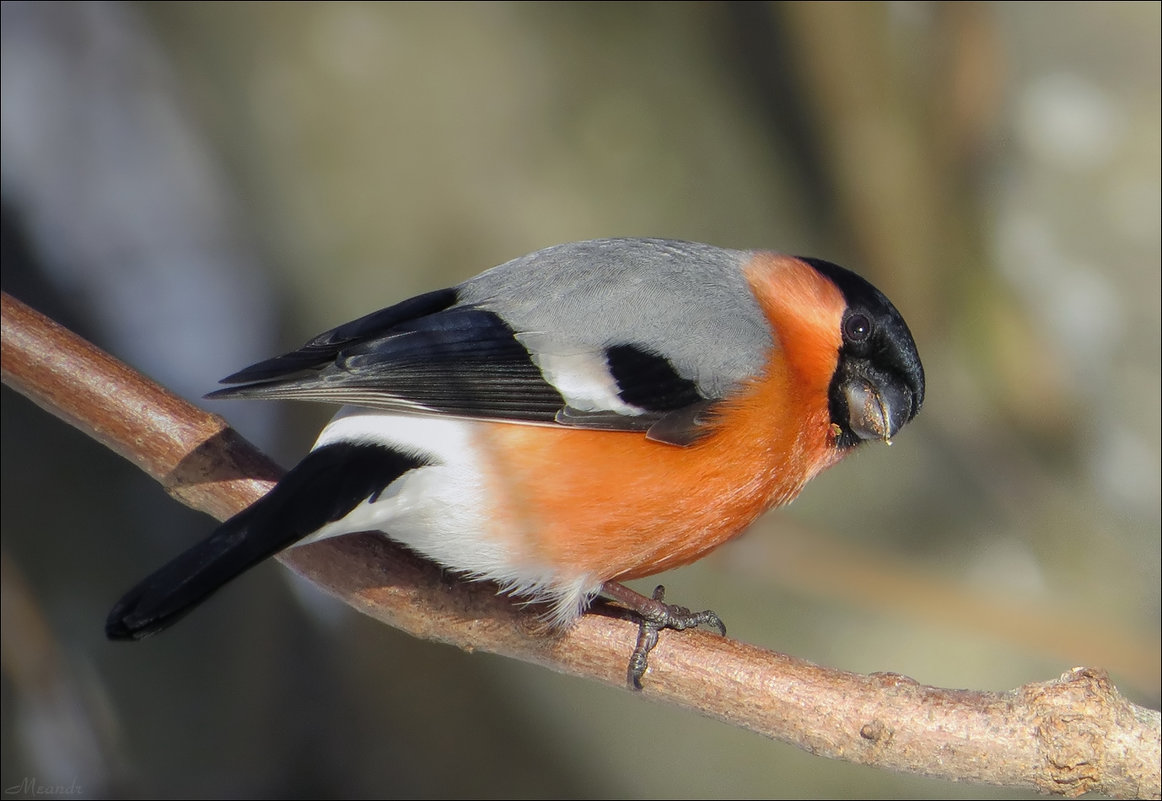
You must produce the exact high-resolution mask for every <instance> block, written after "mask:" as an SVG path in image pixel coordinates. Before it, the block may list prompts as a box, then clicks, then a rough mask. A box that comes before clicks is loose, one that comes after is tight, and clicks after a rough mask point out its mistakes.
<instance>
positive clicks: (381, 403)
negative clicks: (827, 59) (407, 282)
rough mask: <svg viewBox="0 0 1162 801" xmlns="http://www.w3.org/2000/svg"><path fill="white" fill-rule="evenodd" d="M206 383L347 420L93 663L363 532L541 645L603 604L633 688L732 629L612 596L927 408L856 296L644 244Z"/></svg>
mask: <svg viewBox="0 0 1162 801" xmlns="http://www.w3.org/2000/svg"><path fill="white" fill-rule="evenodd" d="M222 383H223V384H226V385H228V386H227V388H225V389H221V390H218V391H217V392H213V393H211V394H210V395H209V396H208V397H210V398H267V399H293V400H309V401H325V402H328V403H336V404H342V408H341V409H340V411H339V412H338V414H337V415H336V416H335V418H334V419H333V420H331V422H330V423H328V424H327V426H326V428H324V429H323V432H322V434H321V435H320V436H319V438H318V441H317V442H316V443H315V446H314V448H313V449H312V450H311V452H310V453H309V454H308V455H307V456H306V458H304V459H303V461H302V462H300V463H299V464H298V465H297V466H296V467H295V468H294V469H292V470H291V471H290V472H288V473H287V474H286V476H285V477H284V478H283V479H282V480H281V481H280V482H279V483H278V484H277V485H276V486H275V487H274V489H273V490H271V491H270V493H269V494H267V495H266V496H265V497H264V498H262V499H261V500H259V501H258V502H256V503H255V504H254V505H252V506H251V507H249V508H248V509H246V510H244V511H242V512H240V513H239V514H237V515H236V516H234V517H233V518H231V519H230V520H228V521H226V522H225V523H223V524H222V525H221V526H219V528H218V529H217V530H216V531H214V533H213V534H211V535H210V537H209V538H208V539H206V540H205V541H203V542H201V543H200V544H198V545H195V546H194V547H193V548H191V549H190V550H188V551H186V552H185V553H183V554H181V555H180V556H178V557H177V558H176V559H174V560H173V561H172V562H170V563H169V564H167V565H165V566H164V567H162V568H161V569H160V570H158V571H157V572H156V573H154V574H153V575H151V576H149V577H148V578H146V579H145V580H144V581H142V582H141V583H140V584H138V585H137V586H136V587H134V588H133V589H132V590H130V591H129V593H127V594H126V595H125V597H124V598H122V599H121V600H120V601H119V602H118V603H117V605H116V606H114V607H113V610H112V612H110V614H109V618H108V621H107V623H106V633H107V634H108V636H109V637H110V638H112V639H117V640H121V639H140V638H143V637H146V636H148V635H151V634H154V633H156V632H158V631H161V630H162V629H164V628H166V627H168V626H169V625H171V624H172V623H174V622H175V621H177V620H178V619H179V618H181V617H182V616H183V615H185V614H186V613H187V612H189V611H190V610H191V609H192V608H193V607H195V606H196V605H197V604H199V603H201V602H202V601H204V600H205V599H206V598H207V597H209V596H210V595H211V594H212V593H214V592H215V591H216V590H218V589H219V588H220V587H221V586H223V585H224V584H226V583H227V582H228V581H230V580H231V579H233V578H235V577H236V576H238V575H239V574H240V573H242V572H244V571H246V570H247V569H249V568H250V567H252V566H253V565H255V564H256V563H258V562H260V561H261V560H263V559H266V558H267V557H269V556H271V555H273V554H275V553H278V552H279V551H281V550H283V549H284V548H287V547H289V546H292V545H299V544H304V543H309V542H315V541H318V540H322V539H326V538H328V537H336V536H340V535H343V534H348V533H353V532H363V531H377V532H382V533H383V534H384V535H386V536H387V537H390V538H391V539H393V540H395V541H396V542H399V543H401V544H403V545H405V546H406V547H408V548H409V549H411V550H413V551H415V552H417V553H419V554H421V555H422V556H424V557H426V558H428V559H430V560H432V561H434V562H436V563H438V564H439V565H442V566H443V567H445V568H447V569H449V570H452V571H454V572H456V573H458V574H461V575H463V576H464V577H466V578H468V579H473V580H487V581H491V582H495V583H496V584H497V585H498V586H499V588H500V589H501V590H502V591H504V592H507V593H511V594H513V595H515V596H518V597H520V598H522V599H526V600H529V601H533V602H537V603H540V604H543V605H544V608H545V609H546V610H547V611H546V613H545V615H546V618H547V621H548V622H549V623H551V624H553V625H555V626H562V627H563V626H566V625H567V624H569V623H570V622H571V621H572V620H574V619H575V618H576V617H578V616H579V615H580V614H581V613H582V612H584V611H585V610H586V609H587V608H588V607H589V605H590V604H591V603H592V602H593V601H594V600H595V599H596V598H597V597H598V596H602V595H603V596H606V597H607V598H610V599H612V600H614V601H615V602H617V603H618V604H621V605H624V606H626V607H628V608H629V609H630V610H631V611H633V612H635V613H637V615H638V616H639V618H638V619H639V621H640V625H641V630H640V634H639V638H638V643H637V646H636V648H635V649H634V653H633V656H632V658H631V663H630V669H629V679H630V681H631V683H632V684H633V685H634V686H638V687H640V679H641V677H642V675H643V673H644V671H645V669H646V665H647V657H648V653H649V650H650V648H652V647H653V645H654V643H655V642H656V641H657V633H658V630H659V629H662V628H672V629H683V628H687V627H690V626H696V625H700V624H709V625H713V626H716V627H717V628H719V629H720V630H721V631H722V632H723V633H724V634H725V627H724V626H723V625H722V622H721V620H720V619H719V618H718V616H717V615H715V614H714V613H713V612H709V611H707V612H690V611H689V610H687V609H685V608H683V607H679V606H673V605H669V604H666V603H665V602H664V596H663V590H662V588H661V587H659V588H658V590H657V591H656V592H655V594H654V597H652V598H649V597H646V596H642V595H639V594H638V593H636V592H633V591H632V590H630V589H629V588H627V587H625V586H623V585H621V584H620V583H618V582H620V581H622V580H625V579H632V578H638V577H642V576H649V575H652V574H654V573H659V572H661V571H664V570H668V569H670V568H674V567H678V566H680V565H685V564H688V563H690V562H693V561H695V560H696V559H698V558H700V557H702V556H703V555H705V554H706V553H708V552H709V551H711V550H713V549H715V548H717V547H718V546H720V545H722V544H723V543H725V542H726V541H728V540H730V539H732V538H733V537H735V536H737V535H738V534H740V533H741V532H742V531H743V530H745V529H746V528H747V526H749V525H750V524H751V523H752V522H753V521H754V520H755V519H756V518H757V517H758V516H759V515H760V514H762V513H763V512H764V511H765V510H767V509H770V508H772V507H775V506H779V505H782V504H785V503H787V502H789V501H790V500H792V499H793V498H794V497H795V496H796V495H798V494H799V491H800V490H802V489H803V486H804V485H805V484H806V483H807V482H808V481H809V480H810V479H811V478H812V477H814V476H815V475H817V474H818V473H819V472H821V471H822V470H824V469H825V468H827V467H830V466H831V465H833V464H835V463H836V462H838V461H839V460H840V459H842V458H843V456H844V455H845V454H847V453H849V452H850V451H851V450H852V449H853V448H855V446H857V445H858V444H859V443H861V442H863V441H865V440H881V441H885V442H888V441H890V440H891V438H892V437H893V436H895V434H896V433H897V432H898V431H899V430H900V429H901V428H902V427H903V426H904V425H905V424H906V423H907V422H908V421H910V420H911V419H912V418H913V417H915V416H916V413H917V412H918V411H919V410H920V406H921V404H922V403H923V401H924V370H923V367H922V366H921V364H920V358H919V355H918V354H917V352H916V345H915V342H914V341H913V339H912V335H911V333H910V332H909V330H908V326H907V325H906V324H905V322H904V320H903V318H902V317H901V316H900V314H899V313H898V312H897V311H896V309H895V307H894V306H892V304H891V302H889V301H888V299H887V298H886V297H884V295H883V294H882V293H880V292H879V290H877V289H876V288H875V287H873V286H872V285H871V284H869V283H868V282H867V281H865V280H864V279H862V278H860V277H859V276H857V275H856V274H854V273H852V272H849V271H848V270H845V269H843V268H842V267H838V266H836V265H834V264H831V263H829V262H826V261H822V260H818V259H812V258H797V257H792V256H786V255H782V254H779V253H774V252H767V251H740V250H726V249H722V248H718V247H714V246H711V245H703V244H696V243H692V242H680V241H672V240H663V239H602V240H595V241H589V242H577V243H572V244H565V245H557V246H554V247H549V248H546V249H544V250H540V251H537V252H536V253H532V254H529V255H527V256H522V257H521V258H518V259H514V260H512V261H510V262H507V263H505V264H502V265H500V266H499V267H494V268H493V269H491V270H488V271H486V272H484V273H481V274H480V275H478V276H476V277H475V278H471V279H469V280H467V281H465V282H464V283H462V284H460V285H458V286H455V287H452V288H450V289H441V290H437V291H434V292H429V293H427V294H424V295H420V296H418V297H414V298H412V299H410V300H405V301H403V302H402V303H397V304H396V305H394V306H389V307H387V308H385V309H381V310H380V311H377V312H373V313H371V314H369V315H367V316H365V317H361V318H359V319H357V320H355V321H353V322H350V323H347V324H346V325H341V326H339V327H338V328H335V329H332V330H331V331H328V332H326V333H324V334H320V335H319V336H317V337H315V338H314V339H312V340H311V341H310V342H308V343H307V344H306V345H304V346H303V347H302V348H300V349H298V350H296V351H293V352H291V353H287V354H285V355H282V356H277V357H275V358H272V359H268V360H266V361H263V362H259V363H258V364H255V365H253V366H251V367H247V368H246V369H244V370H242V371H240V372H237V373H235V374H233V375H231V376H229V377H228V378H225V379H223V381H222Z"/></svg>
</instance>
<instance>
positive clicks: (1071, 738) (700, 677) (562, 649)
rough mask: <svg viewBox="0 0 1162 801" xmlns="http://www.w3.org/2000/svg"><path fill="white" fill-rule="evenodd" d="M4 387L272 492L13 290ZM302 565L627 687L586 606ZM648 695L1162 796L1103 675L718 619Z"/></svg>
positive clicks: (439, 634) (654, 672) (656, 655)
mask: <svg viewBox="0 0 1162 801" xmlns="http://www.w3.org/2000/svg"><path fill="white" fill-rule="evenodd" d="M0 367H2V372H3V380H4V383H5V384H7V385H9V386H11V387H13V388H14V389H16V390H17V391H18V392H21V393H22V394H24V395H26V396H27V397H29V398H30V399H32V400H33V401H34V402H36V403H37V404H38V405H40V406H41V407H42V408H44V409H46V410H47V411H49V412H51V413H53V414H55V415H56V416H58V417H60V418H61V419H63V420H65V421H66V422H68V423H70V424H71V425H73V426H75V427H77V428H79V429H80V430H81V431H83V432H85V433H86V434H88V435H89V436H91V437H93V438H94V439H96V440H98V441H99V442H102V443H103V444H105V445H106V446H107V447H109V448H111V449H113V450H114V451H116V452H117V453H119V454H121V455H122V456H124V457H125V458H127V459H129V460H130V461H132V462H133V463H134V464H136V465H138V466H139V467H140V468H141V469H142V470H144V471H145V472H147V473H149V474H150V475H151V476H153V477H154V478H155V479H157V480H158V481H159V482H161V484H162V485H163V486H164V487H165V488H166V490H167V491H168V492H169V493H170V494H171V495H173V496H174V497H175V498H177V499H178V500H180V501H181V502H182V503H185V504H187V505H188V506H191V507H193V508H196V509H200V510H203V511H206V512H209V513H210V514H212V515H214V516H215V517H217V518H218V519H225V518H226V517H228V516H230V515H232V514H234V513H236V512H238V511H239V510H241V509H243V508H244V507H246V506H248V505H249V504H251V503H253V502H254V501H255V500H256V499H258V498H259V497H261V495H262V494H263V493H264V492H266V491H267V490H269V488H270V486H271V485H272V484H273V482H274V481H276V480H277V479H278V477H279V476H280V475H281V471H280V470H279V468H278V467H277V466H276V465H274V464H273V463H272V462H271V461H270V460H268V459H267V458H266V457H264V456H263V455H262V454H260V453H259V452H258V451H256V450H255V449H254V448H253V446H251V445H250V444H249V443H247V442H246V441H245V440H244V439H242V437H240V436H239V435H238V434H236V433H235V432H234V431H233V430H232V429H230V428H229V427H228V426H227V425H226V424H225V422H224V421H223V420H222V419H221V418H219V417H217V416H215V415H211V414H208V413H206V412H204V411H202V410H200V409H198V408H197V407H195V406H192V405H191V404H189V403H186V402H185V401H183V400H181V399H180V398H177V397H175V396H174V395H172V394H170V393H169V392H167V391H165V390H164V389H162V388H161V387H158V386H157V385H156V384H153V383H152V382H150V381H149V380H148V379H147V378H145V377H144V376H141V375H140V374H138V373H137V372H135V371H133V370H132V369H130V368H128V367H127V366H125V365H124V364H122V363H120V362H118V361H117V360H115V359H113V358H112V357H110V356H109V355H107V354H105V353H103V352H102V351H100V350H98V349H97V348H95V347H93V346H92V345H90V344H89V343H87V342H85V341H84V340H82V339H80V338H79V337H77V336H75V335H74V334H72V333H71V332H69V331H67V330H65V329H64V328H62V327H61V326H59V325H57V324H56V323H53V322H52V321H51V320H48V319H47V318H45V317H43V316H42V315H40V314H38V313H37V312H35V311H33V310H31V309H29V308H28V307H27V306H25V305H24V304H22V303H20V302H19V301H17V300H15V299H13V298H11V297H10V296H9V295H8V294H7V293H5V294H4V295H3V328H2V359H0ZM279 559H280V560H281V561H282V562H283V563H284V564H286V565H287V566H288V567H290V568H291V569H292V570H294V571H296V572H298V573H300V574H302V575H303V576H306V577H307V578H309V579H311V580H312V581H314V582H315V583H316V584H318V585H319V586H320V587H322V588H323V589H325V590H326V591H327V592H330V593H331V594H333V595H336V596H338V597H339V598H341V599H343V600H344V601H346V602H347V603H348V604H350V605H351V606H353V607H355V608H356V609H358V610H360V611H361V612H364V613H365V614H368V615H370V616H372V617H374V618H376V619H378V620H381V621H383V622H385V623H387V624H389V625H391V626H395V627H396V628H399V629H402V630H404V631H406V632H408V633H410V634H412V635H414V636H416V637H421V638H424V639H430V640H436V641H439V642H446V643H450V644H453V645H456V646H458V647H460V648H463V649H465V650H468V651H472V650H476V649H480V650H484V651H491V652H494V653H498V654H503V655H505V656H510V657H513V658H516V659H522V660H524V661H526V662H534V663H536V664H539V665H543V666H545V667H548V668H550V669H552V670H556V671H559V672H561V673H568V674H571V675H575V676H582V677H585V678H590V679H595V680H597V681H600V682H603V683H605V684H608V685H611V686H614V687H620V688H624V687H625V669H626V663H627V660H628V658H629V654H630V651H631V650H632V648H633V644H634V642H635V640H636V626H635V625H633V624H631V623H629V622H627V621H624V620H620V619H617V618H614V617H608V616H602V615H595V614H591V615H585V616H584V617H583V618H582V619H581V620H580V621H578V622H577V624H576V625H574V626H573V627H571V628H570V629H569V630H568V631H567V632H565V633H563V634H556V635H552V634H546V633H545V632H544V631H543V627H542V626H540V625H539V623H538V619H537V617H536V614H535V611H533V610H529V609H526V608H523V607H521V606H519V605H517V604H514V603H512V602H511V601H509V600H508V599H506V598H504V597H499V596H497V595H496V591H495V588H494V587H492V586H490V585H487V584H480V583H468V582H460V581H455V580H453V579H451V578H449V577H448V575H447V574H446V573H444V572H443V571H441V570H440V569H438V568H437V567H435V566H434V565H432V564H430V563H428V562H426V561H424V560H422V559H419V558H418V557H416V556H414V555H412V554H410V553H409V552H407V551H405V550H403V549H402V548H400V547H398V546H396V545H394V544H393V543H391V542H389V541H388V540H386V539H385V538H383V537H379V536H374V535H356V536H350V537H343V538H339V539H337V540H328V541H326V542H322V543H318V544H315V545H310V546H304V547H301V548H295V549H292V550H290V551H287V552H285V553H283V554H282V555H280V556H279ZM644 693H645V694H646V695H648V696H650V697H652V698H654V699H658V700H665V701H668V702H670V703H673V704H676V705H679V706H683V707H687V708H690V709H694V710H697V711H699V712H701V713H703V714H705V715H709V716H710V717H714V718H718V719H720V720H723V721H726V722H729V723H733V724H735V725H737V726H742V727H744V728H748V729H751V730H753V731H756V732H758V733H760V734H764V735H766V736H768V737H772V738H774V739H777V740H781V741H783V742H787V743H791V744H794V745H797V746H799V747H800V748H803V749H805V750H807V751H809V752H811V753H813V754H818V755H820V756H827V757H832V758H835V759H843V760H847V761H850V762H858V763H862V764H866V765H876V766H879V767H884V768H890V769H892V770H898V771H904V772H908V773H918V774H923V775H927V776H936V777H943V778H946V779H952V780H955V781H972V782H981V783H987V784H994V785H1002V786H1007V787H1014V788H1017V787H1019V788H1031V789H1035V790H1038V791H1041V792H1046V793H1055V794H1059V795H1066V796H1076V795H1080V794H1082V793H1085V792H1098V793H1104V794H1107V795H1111V796H1118V797H1138V798H1158V797H1159V795H1160V792H1162V780H1160V777H1159V772H1160V767H1159V763H1160V753H1162V751H1160V742H1162V737H1160V731H1162V716H1160V715H1159V713H1158V712H1156V711H1153V710H1149V709H1144V708H1142V707H1138V706H1135V705H1133V704H1130V703H1129V702H1127V701H1126V700H1125V699H1124V698H1122V696H1121V695H1120V694H1119V693H1118V691H1117V689H1116V688H1115V687H1114V686H1113V685H1112V684H1111V683H1110V681H1109V678H1108V676H1107V675H1106V674H1105V673H1104V672H1103V671H1100V670H1093V669H1088V668H1075V669H1073V670H1071V671H1070V672H1068V673H1066V674H1065V675H1063V676H1061V677H1060V678H1058V679H1055V680H1052V681H1047V682H1043V683H1036V684H1028V685H1025V686H1023V687H1019V688H1017V689H1016V690H1013V691H1011V692H1007V693H985V692H974V691H968V690H944V689H939V688H936V687H926V686H922V685H920V684H918V683H917V682H915V681H913V680H912V679H909V678H907V677H904V676H900V675H896V674H872V675H870V676H863V675H857V674H854V673H847V672H845V671H840V670H832V669H828V668H822V667H819V666H817V665H813V664H811V663H809V662H805V661H803V660H799V659H795V658H793V657H789V656H785V655H782V654H777V653H773V652H770V651H765V650H762V649H759V648H755V647H752V646H749V645H745V644H743V643H739V642H735V641H732V640H728V639H725V638H722V637H719V636H717V635H715V634H711V633H709V632H705V631H687V632H681V633H674V632H663V633H662V635H661V640H660V642H659V645H658V647H657V649H656V650H655V651H654V652H653V654H652V655H651V657H650V670H649V672H648V673H647V674H646V679H645V690H644Z"/></svg>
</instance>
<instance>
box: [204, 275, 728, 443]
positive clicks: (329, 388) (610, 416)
mask: <svg viewBox="0 0 1162 801" xmlns="http://www.w3.org/2000/svg"><path fill="white" fill-rule="evenodd" d="M601 355H602V356H603V357H604V364H605V369H606V370H607V371H608V373H609V375H610V377H611V378H612V380H613V383H614V385H615V386H616V387H617V390H618V392H617V396H618V399H619V400H620V401H621V402H622V403H624V404H629V405H630V406H631V407H633V411H637V412H639V413H638V414H627V413H625V411H624V407H621V411H618V410H614V409H609V410H602V409H597V410H586V411H580V410H577V409H574V408H572V407H570V406H569V404H568V402H567V400H566V399H565V397H564V396H563V395H562V393H561V392H560V391H559V390H558V389H557V388H556V387H555V386H553V384H552V383H550V382H549V381H547V380H546V379H545V376H544V375H543V374H542V372H541V370H540V369H539V368H538V367H537V365H536V363H535V362H534V355H533V354H531V353H530V351H529V349H528V348H527V347H526V346H525V345H524V344H522V343H521V341H520V338H519V337H518V332H515V331H513V329H512V328H511V327H510V326H509V325H508V324H507V323H506V322H505V321H504V319H503V318H502V317H501V316H500V315H499V314H497V313H495V312H492V311H487V310H485V309H481V308H478V307H475V306H470V305H460V304H458V303H457V293H456V290H455V289H445V290H439V291H436V292H429V293H427V294H425V295H420V296H418V297H415V298H412V299H410V300H406V301H404V302H402V303H399V304H396V305H395V306H391V307H388V308H386V309H381V310H380V311H377V312H374V313H372V314H369V315H367V316H366V317H361V318H359V319H358V320H354V321H352V322H350V323H347V324H345V325H341V326H339V327H338V328H334V329H332V330H330V331H327V332H326V333H323V334H320V335H319V336H317V337H315V338H314V339H312V340H311V341H310V342H308V343H307V344H306V345H304V346H303V347H302V348H299V349H298V350H296V351H292V352H291V353H287V354H284V355H282V356H277V357H275V358H273V359H267V360H266V361H263V362H259V363H258V364H255V365H252V366H250V367H247V368H246V369H244V370H241V371H239V372H237V373H234V374H233V375H231V376H228V377H227V378H225V379H223V380H222V383H224V384H236V385H237V386H232V387H228V388H226V389H220V390H218V391H216V392H212V393H210V394H209V395H207V397H209V398H265V399H283V400H309V401H322V402H327V403H340V404H350V405H355V406H364V407H369V408H376V409H383V410H386V411H397V412H413V413H421V414H422V413H429V414H450V415H456V416H460V417H469V418H485V419H499V420H511V421H518V422H526V423H542V424H550V423H557V424H562V425H569V426H578V427H588V428H600V429H607V430H625V431H644V430H648V429H651V427H656V431H654V432H651V435H652V436H655V438H657V439H659V440H662V441H666V442H671V443H674V444H688V443H689V442H691V441H693V439H695V438H696V436H697V432H698V431H700V430H701V427H702V425H703V423H704V422H705V420H706V416H705V414H704V412H705V410H706V408H707V406H708V405H709V402H708V399H706V398H704V397H702V396H701V395H700V394H699V393H698V391H697V388H696V387H695V385H694V382H693V381H691V380H689V379H687V378H684V377H682V376H680V375H678V373H677V372H676V371H675V370H674V369H673V367H672V366H671V365H670V363H669V362H668V361H667V360H666V359H665V358H664V357H662V356H661V355H659V354H656V353H653V352H651V351H649V350H646V349H644V348H641V347H638V346H635V345H632V344H618V345H614V346H610V347H607V348H605V349H604V352H603V353H602V354H601ZM661 423H665V424H664V425H659V424H661Z"/></svg>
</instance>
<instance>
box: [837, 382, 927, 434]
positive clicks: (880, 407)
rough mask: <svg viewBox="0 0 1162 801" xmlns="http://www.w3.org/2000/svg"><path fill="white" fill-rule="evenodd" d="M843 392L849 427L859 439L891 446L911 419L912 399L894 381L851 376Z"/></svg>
mask: <svg viewBox="0 0 1162 801" xmlns="http://www.w3.org/2000/svg"><path fill="white" fill-rule="evenodd" d="M843 392H844V394H845V395H846V396H847V417H848V423H849V424H850V425H851V430H852V431H854V432H855V433H856V435H857V436H858V437H859V438H860V439H865V440H866V439H878V440H883V441H884V442H887V443H888V444H889V445H890V444H891V441H892V437H894V436H895V435H896V433H897V432H898V431H899V430H900V429H901V428H903V427H904V424H905V423H907V422H908V420H910V419H911V410H912V401H911V398H910V397H909V395H908V393H907V391H906V390H904V389H903V388H902V387H899V386H897V384H896V382H894V381H884V380H875V379H872V378H869V377H866V376H852V377H851V379H850V380H848V381H847V382H846V383H845V384H844V387H843Z"/></svg>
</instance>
